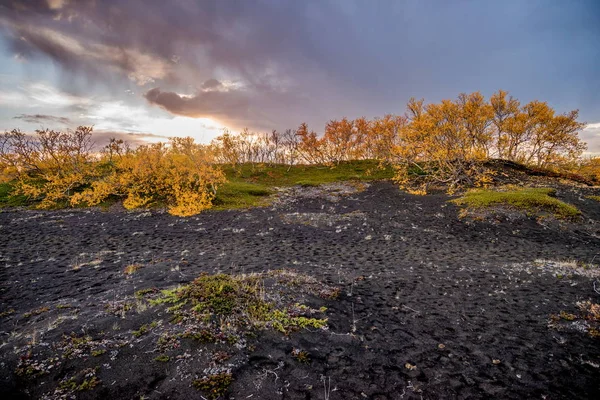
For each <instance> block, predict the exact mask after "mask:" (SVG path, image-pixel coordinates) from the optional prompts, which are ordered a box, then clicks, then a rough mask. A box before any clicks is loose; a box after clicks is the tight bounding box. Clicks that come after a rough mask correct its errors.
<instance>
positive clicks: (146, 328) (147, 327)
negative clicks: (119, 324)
mask: <svg viewBox="0 0 600 400" xmlns="http://www.w3.org/2000/svg"><path fill="white" fill-rule="evenodd" d="M157 326H158V322H156V321H152V322H151V323H150V324H144V325H142V326H140V329H138V330H136V331H133V332H131V333H132V334H133V336H135V337H140V336H143V335H145V334H147V333H148V332H150V331H151V330H152V329H154V328H156V327H157Z"/></svg>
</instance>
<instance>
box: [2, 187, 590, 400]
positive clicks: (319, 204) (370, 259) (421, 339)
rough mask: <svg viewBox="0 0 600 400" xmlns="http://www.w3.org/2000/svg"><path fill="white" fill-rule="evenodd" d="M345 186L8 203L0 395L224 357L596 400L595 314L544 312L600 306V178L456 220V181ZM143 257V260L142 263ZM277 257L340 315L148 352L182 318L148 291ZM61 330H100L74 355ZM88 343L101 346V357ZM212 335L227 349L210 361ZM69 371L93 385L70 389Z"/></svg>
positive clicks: (137, 378) (379, 391) (158, 383)
mask: <svg viewBox="0 0 600 400" xmlns="http://www.w3.org/2000/svg"><path fill="white" fill-rule="evenodd" d="M342 186H343V185H342ZM340 187H341V186H340ZM340 187H335V185H332V186H331V187H330V188H329V189H326V190H322V191H321V192H319V190H318V189H314V188H305V189H300V188H298V189H294V190H288V191H286V192H285V193H284V194H282V195H281V198H280V199H279V200H278V201H277V202H276V203H275V204H274V205H273V206H272V207H270V208H257V209H251V210H240V211H222V212H207V213H204V214H202V215H199V216H196V217H191V218H176V217H173V216H170V215H168V214H166V213H163V212H158V211H153V212H124V211H111V212H101V211H98V210H76V211H73V210H68V211H55V212H41V211H27V210H8V211H7V210H4V211H2V212H1V213H0V229H1V236H0V257H1V258H0V261H1V265H2V269H1V270H0V274H1V275H0V298H1V306H0V312H1V313H2V314H1V315H2V317H1V318H0V340H1V346H0V366H1V372H2V373H1V374H0V398H2V399H11V398H47V399H58V398H78V399H79V398H81V399H96V398H97V399H104V398H112V399H139V398H143V399H159V398H160V399H167V398H170V399H188V398H189V399H192V398H194V399H201V398H203V397H201V396H204V397H205V398H209V397H208V394H207V393H206V392H201V391H198V390H197V389H196V388H194V387H193V386H192V385H191V382H192V380H193V379H195V378H201V377H202V376H204V375H207V374H210V373H213V372H215V371H225V370H228V371H230V372H231V374H232V376H233V382H232V384H231V386H230V388H229V391H228V393H227V394H226V395H225V397H226V398H231V399H234V398H235V399H363V398H364V399H413V398H414V399H420V398H423V399H438V398H439V399H451V398H461V399H463V398H514V399H524V398H538V399H576V398H578V399H591V398H600V339H599V338H593V337H591V336H590V335H588V334H587V332H586V331H585V330H586V326H587V325H586V323H587V322H586V321H583V320H579V319H576V320H574V321H565V323H563V324H560V325H557V326H554V327H553V326H552V324H550V322H549V321H550V315H551V314H558V313H559V312H561V311H565V312H566V313H574V314H576V313H577V312H578V308H577V305H576V303H577V302H580V301H585V300H591V301H592V302H594V303H598V302H600V295H599V294H597V293H596V292H595V290H594V281H595V280H596V279H597V278H598V276H599V274H598V265H599V264H600V263H598V261H600V255H597V254H598V253H600V228H599V226H600V224H599V221H600V203H598V202H594V201H593V200H588V199H586V198H585V197H584V195H586V194H591V191H592V189H585V188H568V187H565V186H559V190H558V197H559V198H561V199H564V200H566V201H569V202H571V203H572V204H574V205H576V206H578V207H579V208H580V209H581V210H582V211H583V215H584V217H583V218H582V220H581V221H580V222H578V223H564V222H560V223H559V222H557V221H552V220H544V221H541V222H538V221H536V219H535V218H534V217H526V216H524V215H518V213H516V214H507V215H492V216H490V217H489V218H484V219H483V220H473V219H471V220H460V219H459V218H458V212H459V210H458V208H457V207H456V206H454V205H452V204H450V203H448V202H447V200H448V199H449V197H448V196H446V195H430V196H425V197H418V196H412V195H408V194H406V193H402V192H400V191H398V190H397V188H396V187H394V186H393V185H392V184H390V183H385V182H379V183H374V184H372V185H371V186H369V187H367V188H366V190H364V191H362V192H357V193H350V194H347V193H346V194H345V195H340V193H344V191H343V190H342V189H341V188H340ZM303 191H306V193H304V192H303ZM307 193H308V194H307ZM595 255H597V257H596V259H595V261H594V262H593V263H591V262H592V260H594V256H595ZM536 260H537V261H536ZM540 260H545V261H540ZM565 260H571V261H579V262H580V263H587V264H588V265H587V268H586V269H584V268H581V267H577V266H576V265H575V264H574V263H571V264H568V263H563V262H559V261H565ZM590 263H591V264H590ZM132 264H135V265H139V266H140V267H141V268H140V269H139V270H138V271H136V272H135V273H133V274H131V275H130V276H128V275H126V274H125V273H124V269H125V267H126V266H128V265H132ZM580 265H581V264H580ZM273 269H286V270H295V271H297V272H298V273H301V274H306V275H309V276H311V277H314V278H316V279H317V280H319V281H321V282H324V283H326V284H328V285H331V286H334V287H339V288H340V289H341V294H340V296H339V297H338V298H337V299H322V298H318V297H314V296H313V297H310V296H308V295H304V294H303V295H301V296H300V295H299V296H300V297H302V301H303V302H305V303H307V304H310V305H311V306H315V307H321V306H325V307H327V308H328V310H327V311H326V316H327V317H328V318H329V323H328V325H329V327H328V329H327V330H320V329H313V328H311V329H308V330H304V331H298V332H294V333H291V334H290V335H289V336H285V335H283V334H280V333H279V332H274V331H265V332H262V333H260V334H259V335H258V337H256V338H255V339H253V341H252V340H249V342H248V343H247V344H246V345H245V346H238V347H235V346H229V347H227V345H226V344H216V345H215V344H209V345H204V344H200V343H197V342H194V341H191V340H183V339H182V341H181V342H180V343H178V344H175V345H174V347H173V348H171V349H170V350H168V352H167V354H168V355H169V356H170V361H167V362H158V361H154V359H155V358H156V357H157V356H158V355H159V353H157V351H156V349H155V343H156V341H157V339H158V337H157V335H156V334H154V333H153V332H150V333H149V334H146V335H143V336H141V337H139V338H138V337H136V336H134V335H132V331H133V330H137V329H139V328H140V326H142V325H143V324H149V323H151V322H152V321H158V322H159V324H160V327H168V326H169V324H170V322H169V315H168V313H166V311H165V309H164V307H162V308H161V307H160V306H156V307H148V308H146V307H145V306H144V304H143V302H140V301H139V300H137V302H136V299H135V296H134V293H135V292H136V291H138V290H140V289H146V288H158V289H165V288H170V287H173V286H175V285H177V284H185V283H188V282H190V281H192V280H193V279H194V278H195V277H197V276H198V275H199V274H201V273H203V272H206V273H216V272H223V273H236V274H237V273H253V272H263V271H266V270H273ZM597 287H598V288H599V289H600V284H598V285H597ZM124 304H130V305H131V304H133V306H132V307H133V308H132V309H124V308H123V307H125V306H124ZM57 306H58V307H57ZM44 307H45V308H44ZM120 307H121V308H120ZM46 308H47V309H46ZM125 308H126V307H125ZM63 335H68V336H69V337H75V338H78V337H83V336H85V335H87V336H89V338H91V340H92V342H93V345H89V346H91V347H89V346H87V345H85V346H84V345H82V346H81V347H79V348H78V350H77V351H75V353H74V354H71V355H70V357H71V358H68V357H67V358H63V356H64V355H65V353H64V351H65V350H64V343H65V340H67V341H68V339H65V336H63ZM61 343H62V344H61ZM93 346H96V347H95V348H97V349H99V348H102V349H106V352H105V353H103V354H97V355H96V356H92V355H91V351H92V350H91V348H92V347H93ZM242 347H243V348H242ZM294 349H296V350H301V351H305V352H306V353H307V354H308V358H309V360H308V363H303V362H300V361H299V360H298V359H297V358H296V357H294V355H293V351H294ZM218 351H224V352H228V353H229V354H230V355H231V354H233V357H232V358H231V359H229V360H217V361H210V360H211V357H212V358H215V357H214V355H215V354H218V353H217V352H218ZM53 357H55V358H53ZM217 358H218V357H217ZM20 360H21V361H20ZM209 361H210V362H209ZM207 365H211V366H212V367H211V368H212V369H211V368H208V369H207ZM19 366H20V367H21V374H20V375H19V374H16V370H17V368H18V367H19ZM23 366H25V367H27V366H30V367H31V368H30V371H29V374H27V373H23ZM94 367H98V368H96V369H94ZM211 371H212V372H211ZM38 373H40V376H38ZM86 374H87V378H86V377H84V375H86ZM71 377H75V381H76V382H77V385H76V386H78V385H79V384H80V383H81V382H83V381H85V380H86V379H87V380H90V379H91V378H92V377H94V379H95V380H96V381H97V382H99V383H98V384H97V385H96V386H95V387H94V388H92V389H90V390H77V389H75V387H74V386H72V387H71V388H70V389H69V388H68V387H67V388H66V389H64V390H62V391H61V390H57V387H58V386H59V383H60V382H61V381H63V382H64V381H65V380H67V379H68V378H71ZM67 386H68V385H67ZM64 387H65V386H64V385H63V388H64ZM79 389H82V388H79Z"/></svg>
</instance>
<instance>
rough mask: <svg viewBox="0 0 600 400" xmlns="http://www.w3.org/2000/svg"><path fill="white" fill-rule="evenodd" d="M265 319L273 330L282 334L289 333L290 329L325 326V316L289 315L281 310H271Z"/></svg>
mask: <svg viewBox="0 0 600 400" xmlns="http://www.w3.org/2000/svg"><path fill="white" fill-rule="evenodd" d="M267 320H268V321H269V322H270V324H271V325H272V326H273V328H274V329H275V330H278V331H279V332H281V333H283V334H286V335H287V334H289V333H290V332H292V331H296V330H300V329H306V328H317V329H319V328H324V327H326V326H327V318H325V319H318V318H306V317H291V316H290V315H289V314H288V313H287V312H284V311H281V310H273V312H271V313H270V315H268V316H267Z"/></svg>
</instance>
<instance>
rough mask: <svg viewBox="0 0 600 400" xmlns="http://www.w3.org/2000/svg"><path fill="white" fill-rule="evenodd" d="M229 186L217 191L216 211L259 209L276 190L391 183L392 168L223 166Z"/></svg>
mask: <svg viewBox="0 0 600 400" xmlns="http://www.w3.org/2000/svg"><path fill="white" fill-rule="evenodd" d="M223 172H225V175H226V177H227V183H225V184H223V185H221V187H219V189H218V190H217V196H216V198H215V200H214V202H213V203H214V208H215V209H217V210H219V209H221V210H224V209H232V208H246V207H256V206H261V205H265V204H268V200H267V197H268V196H269V195H270V194H272V193H274V192H275V188H276V187H289V186H295V185H301V186H305V187H310V186H318V185H321V184H325V183H332V182H341V181H372V180H381V179H391V178H392V177H393V175H394V171H393V169H392V168H391V167H389V166H388V167H384V168H379V162H378V161H376V160H357V161H349V162H343V163H340V164H339V165H335V166H333V167H327V166H322V165H294V166H291V167H290V166H287V165H260V164H241V165H238V166H237V167H235V168H234V167H233V166H232V165H225V166H223Z"/></svg>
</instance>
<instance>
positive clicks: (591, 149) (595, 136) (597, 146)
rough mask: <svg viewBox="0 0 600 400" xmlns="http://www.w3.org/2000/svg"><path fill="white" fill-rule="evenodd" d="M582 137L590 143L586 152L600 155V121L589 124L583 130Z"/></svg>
mask: <svg viewBox="0 0 600 400" xmlns="http://www.w3.org/2000/svg"><path fill="white" fill-rule="evenodd" d="M581 139H582V140H583V141H585V142H586V143H587V145H588V148H587V151H586V154H592V155H600V122H596V123H591V124H587V125H586V127H585V128H583V131H582V132H581Z"/></svg>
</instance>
